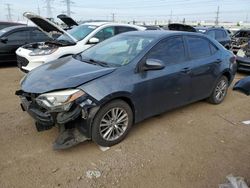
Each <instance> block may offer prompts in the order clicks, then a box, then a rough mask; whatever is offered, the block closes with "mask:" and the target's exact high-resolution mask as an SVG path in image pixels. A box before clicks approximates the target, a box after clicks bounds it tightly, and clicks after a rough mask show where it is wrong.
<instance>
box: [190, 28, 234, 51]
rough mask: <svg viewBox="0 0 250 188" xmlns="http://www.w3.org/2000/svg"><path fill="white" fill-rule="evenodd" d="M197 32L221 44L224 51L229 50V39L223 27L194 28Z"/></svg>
mask: <svg viewBox="0 0 250 188" xmlns="http://www.w3.org/2000/svg"><path fill="white" fill-rule="evenodd" d="M195 29H196V31H197V32H200V33H203V34H206V35H208V36H210V37H212V38H213V39H215V40H217V41H218V42H219V43H221V44H222V45H223V46H224V47H225V48H226V49H228V50H229V49H230V48H231V37H230V35H229V33H228V32H227V30H226V29H224V28H223V27H195Z"/></svg>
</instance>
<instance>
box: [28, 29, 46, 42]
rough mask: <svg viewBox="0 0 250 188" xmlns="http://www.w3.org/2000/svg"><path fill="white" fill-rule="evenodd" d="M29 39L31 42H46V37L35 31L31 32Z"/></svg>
mask: <svg viewBox="0 0 250 188" xmlns="http://www.w3.org/2000/svg"><path fill="white" fill-rule="evenodd" d="M31 39H32V40H33V41H37V42H41V41H44V40H48V36H47V35H46V34H44V33H43V32H41V31H39V30H37V29H35V30H32V31H31Z"/></svg>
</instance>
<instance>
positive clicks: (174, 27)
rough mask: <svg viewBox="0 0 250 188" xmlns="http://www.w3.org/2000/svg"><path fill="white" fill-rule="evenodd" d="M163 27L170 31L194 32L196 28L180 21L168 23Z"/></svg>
mask: <svg viewBox="0 0 250 188" xmlns="http://www.w3.org/2000/svg"><path fill="white" fill-rule="evenodd" d="M163 29H165V30H171V31H187V32H196V29H195V28H194V27H192V26H190V25H186V24H181V23H170V24H168V25H167V26H165V27H163Z"/></svg>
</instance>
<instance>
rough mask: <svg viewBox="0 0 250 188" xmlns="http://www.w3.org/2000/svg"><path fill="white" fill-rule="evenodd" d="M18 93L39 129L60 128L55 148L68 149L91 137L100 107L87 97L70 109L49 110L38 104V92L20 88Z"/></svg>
mask: <svg viewBox="0 0 250 188" xmlns="http://www.w3.org/2000/svg"><path fill="white" fill-rule="evenodd" d="M16 95H18V96H19V97H20V99H21V108H22V110H23V111H26V112H28V113H29V115H30V116H31V117H32V118H33V119H34V120H35V122H36V129H37V131H45V130H49V129H51V128H53V127H54V126H56V127H58V128H59V135H58V137H57V138H56V140H55V142H54V144H53V148H54V149H66V148H69V147H72V146H74V145H77V144H79V143H81V142H84V141H86V140H89V139H91V122H92V119H93V118H94V116H95V114H96V112H97V111H98V109H99V107H98V106H96V104H95V103H94V102H93V101H92V100H90V99H88V98H87V97H83V98H80V99H79V100H77V101H75V102H74V104H73V105H72V107H71V108H70V110H68V111H63V112H49V111H48V110H47V109H45V108H43V107H41V106H39V105H38V104H37V102H36V100H35V98H36V97H37V95H36V94H30V93H26V92H23V91H22V90H19V91H16Z"/></svg>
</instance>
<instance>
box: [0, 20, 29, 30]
mask: <svg viewBox="0 0 250 188" xmlns="http://www.w3.org/2000/svg"><path fill="white" fill-rule="evenodd" d="M16 25H25V24H22V23H18V22H0V30H1V29H4V28H6V27H11V26H16Z"/></svg>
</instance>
